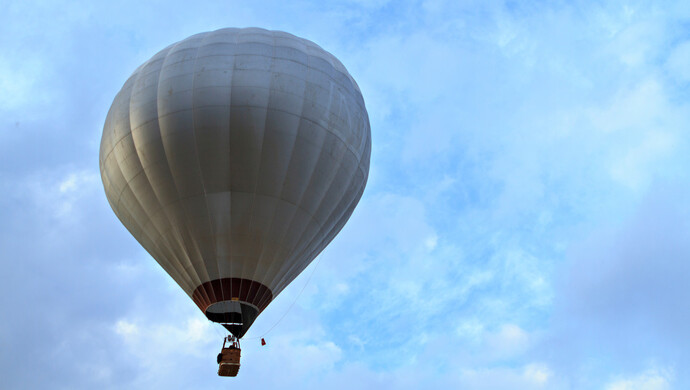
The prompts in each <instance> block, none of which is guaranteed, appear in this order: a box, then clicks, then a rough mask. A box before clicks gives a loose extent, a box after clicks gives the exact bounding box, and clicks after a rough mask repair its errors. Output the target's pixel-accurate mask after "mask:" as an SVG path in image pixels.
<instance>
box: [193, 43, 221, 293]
mask: <svg viewBox="0 0 690 390" xmlns="http://www.w3.org/2000/svg"><path fill="white" fill-rule="evenodd" d="M210 36H211V33H205V34H204V35H203V37H202V38H201V40H200V42H199V44H198V45H197V47H196V53H195V55H194V64H193V65H192V97H191V98H192V139H193V140H194V150H195V151H196V162H197V166H198V167H199V179H200V180H201V188H202V190H203V191H204V196H203V199H204V204H205V205H206V217H207V218H206V219H207V221H208V227H209V230H210V233H211V239H212V241H213V248H214V253H215V255H214V256H215V257H216V259H215V261H216V264H218V244H217V239H216V235H215V229H214V228H213V224H212V223H211V208H210V207H209V205H208V193H207V192H206V181H205V180H204V173H203V170H202V167H201V158H200V155H199V143H198V142H197V131H196V121H195V116H196V89H195V85H196V72H197V68H196V66H197V60H198V59H199V51H200V50H201V48H202V47H203V46H204V42H205V41H206V40H208V38H209V37H210ZM201 257H202V261H203V265H204V268H207V267H208V260H207V259H206V258H205V256H204V253H201ZM195 271H196V269H195ZM206 273H207V274H208V271H206ZM198 276H199V274H198V272H197V277H198ZM219 276H220V275H219ZM207 277H208V275H207ZM209 279H210V278H209ZM200 280H201V279H200ZM202 283H203V282H202ZM222 283H223V282H222V278H221V294H223V285H222Z"/></svg>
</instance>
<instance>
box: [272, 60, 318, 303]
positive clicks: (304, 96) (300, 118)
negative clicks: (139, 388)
mask: <svg viewBox="0 0 690 390" xmlns="http://www.w3.org/2000/svg"><path fill="white" fill-rule="evenodd" d="M303 53H304V54H305V56H306V57H307V63H306V65H307V69H306V72H305V77H304V92H303V93H302V109H301V111H300V115H299V120H298V122H297V129H296V132H295V141H294V143H293V144H292V148H291V149H290V157H289V158H288V160H287V161H288V162H287V167H286V168H285V175H284V176H283V181H282V184H281V189H280V192H279V193H278V198H277V199H276V208H275V209H274V212H273V213H274V214H273V218H271V223H270V225H269V231H270V228H272V227H273V221H274V220H275V213H276V212H277V210H278V205H279V204H280V202H283V196H282V193H283V188H284V187H285V182H286V180H287V178H288V176H289V174H290V162H291V161H292V157H293V155H294V153H295V149H296V146H297V138H298V137H299V133H300V129H301V128H302V121H303V120H304V113H305V111H304V110H305V107H306V104H305V103H306V94H307V90H308V87H309V70H310V69H311V56H310V55H309V53H308V52H307V50H306V49H305V50H304V51H303ZM286 203H290V202H286ZM295 209H299V205H298V204H296V205H295ZM295 213H296V210H295ZM293 217H294V214H293ZM290 221H292V219H291V220H290ZM286 226H287V227H288V228H289V226H290V223H289V222H288V223H287V224H286ZM286 234H287V230H286V231H284V232H283V233H282V236H281V237H280V238H279V239H278V243H277V245H276V247H277V248H280V244H281V243H282V241H283V238H284V237H285V235H286ZM275 255H276V254H275V253H274V254H273V256H275ZM274 260H275V259H274ZM283 260H285V261H287V259H283ZM274 262H275V261H274ZM274 262H272V263H269V264H268V267H267V270H266V276H269V275H270V272H269V271H273V268H274V265H275V264H273V263H274ZM276 277H277V276H273V277H272V278H271V280H270V282H268V283H267V286H268V287H269V288H270V289H271V290H274V288H273V282H274V281H275V279H276ZM277 295H278V294H275V293H273V297H272V298H273V299H275V297H276V296H277ZM262 299H263V297H262Z"/></svg>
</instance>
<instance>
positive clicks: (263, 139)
mask: <svg viewBox="0 0 690 390" xmlns="http://www.w3.org/2000/svg"><path fill="white" fill-rule="evenodd" d="M271 38H272V39H273V46H272V49H273V55H272V56H271V58H270V60H271V71H269V75H270V77H271V79H270V80H269V84H268V99H267V101H266V111H265V113H264V125H263V126H262V127H261V146H259V153H258V158H259V164H258V167H257V169H256V177H255V180H254V190H253V191H252V209H251V211H250V213H249V227H250V228H251V226H252V222H253V221H254V211H255V210H256V191H257V190H258V187H259V179H260V177H261V161H262V158H261V157H262V154H263V150H264V143H265V142H266V123H267V122H268V111H269V110H268V105H269V103H270V102H271V86H272V85H273V72H272V71H273V69H274V66H275V36H273V34H271ZM257 43H260V42H257ZM246 263H247V262H246V261H242V262H241V264H242V268H241V269H240V272H239V276H240V291H242V279H244V266H245V264H246ZM256 267H257V266H256V265H255V266H254V271H255V272H253V274H252V280H253V279H254V276H255V274H256Z"/></svg>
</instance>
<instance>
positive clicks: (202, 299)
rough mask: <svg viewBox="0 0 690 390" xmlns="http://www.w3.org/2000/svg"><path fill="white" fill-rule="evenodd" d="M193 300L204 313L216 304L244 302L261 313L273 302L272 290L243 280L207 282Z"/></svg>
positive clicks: (196, 292)
mask: <svg viewBox="0 0 690 390" xmlns="http://www.w3.org/2000/svg"><path fill="white" fill-rule="evenodd" d="M192 299H193V300H194V303H196V305H197V306H199V309H201V311H202V312H204V313H206V309H208V307H209V306H211V305H213V304H214V303H216V302H222V301H242V302H247V303H250V304H252V305H254V306H256V307H257V308H258V309H259V313H261V312H262V311H263V310H264V309H265V308H266V306H268V304H269V303H271V301H272V300H273V292H272V291H271V289H270V288H268V287H266V286H264V285H263V284H261V283H259V282H255V281H253V280H249V279H242V278H223V279H216V280H212V281H210V282H206V283H204V284H202V285H201V286H199V287H197V288H196V289H195V290H194V293H192Z"/></svg>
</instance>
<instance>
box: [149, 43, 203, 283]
mask: <svg viewBox="0 0 690 390" xmlns="http://www.w3.org/2000/svg"><path fill="white" fill-rule="evenodd" d="M185 41H187V39H185V40H183V41H180V42H177V43H175V44H174V45H171V46H170V50H168V52H167V53H166V56H165V58H164V59H163V64H162V65H161V71H160V72H159V73H158V85H157V90H156V97H157V99H156V109H157V110H158V113H160V104H161V100H160V99H159V97H160V96H161V89H160V86H161V79H162V76H163V69H164V68H165V67H166V66H172V65H174V64H176V63H172V64H168V59H169V58H170V56H171V54H173V53H174V52H175V49H176V48H177V47H178V46H179V45H180V44H182V43H183V42H185ZM180 62H183V61H180ZM160 118H161V117H160V116H159V117H158V118H157V121H158V131H159V133H160V139H161V146H162V148H163V154H164V156H165V162H166V166H167V168H168V170H167V172H168V174H169V175H170V178H171V179H172V182H173V187H174V189H175V192H176V195H177V202H179V210H180V214H181V215H180V216H181V217H182V218H183V221H185V222H186V221H189V217H188V216H187V210H186V209H185V207H184V204H183V201H182V196H181V193H180V188H179V185H178V183H177V179H176V178H175V174H174V173H173V171H172V167H171V164H170V163H171V160H170V154H169V153H168V150H167V149H166V147H165V142H164V141H163V128H162V126H161V123H160ZM172 204H174V202H173V203H172ZM166 212H167V211H166ZM171 227H172V229H171V233H175V234H176V236H177V237H176V241H177V245H178V246H179V247H180V248H181V249H182V251H181V252H182V253H181V256H184V257H183V258H184V259H185V260H186V262H187V266H184V265H183V267H184V269H185V270H186V272H185V274H186V276H187V278H189V283H190V284H192V285H194V284H197V283H201V280H202V279H201V278H200V277H199V274H198V272H197V270H196V267H195V264H194V261H192V258H191V256H190V255H191V254H192V252H195V253H196V256H199V257H200V256H201V252H200V250H199V248H198V247H197V245H196V242H195V241H194V240H193V238H192V234H191V232H190V231H189V230H188V226H187V224H186V223H183V226H177V224H171ZM173 229H174V232H173V231H172V230H173ZM177 260H178V261H180V260H181V259H180V258H179V257H178V259H177ZM180 264H181V265H182V263H181V262H180ZM192 275H193V276H194V277H195V279H196V281H195V280H193V279H192ZM194 288H195V287H194V286H192V287H191V292H187V294H192V293H193V291H194Z"/></svg>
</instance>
